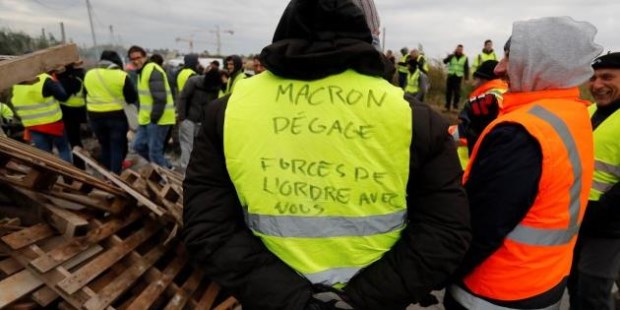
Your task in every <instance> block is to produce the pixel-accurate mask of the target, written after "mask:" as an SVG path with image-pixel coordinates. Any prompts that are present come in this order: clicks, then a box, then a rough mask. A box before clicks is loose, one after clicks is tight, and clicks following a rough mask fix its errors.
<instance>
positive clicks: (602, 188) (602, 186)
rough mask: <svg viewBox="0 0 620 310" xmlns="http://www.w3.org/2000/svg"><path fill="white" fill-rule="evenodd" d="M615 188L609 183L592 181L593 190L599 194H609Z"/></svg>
mask: <svg viewBox="0 0 620 310" xmlns="http://www.w3.org/2000/svg"><path fill="white" fill-rule="evenodd" d="M613 186H614V185H613V184H607V183H603V182H599V181H597V180H594V181H592V188H593V189H595V190H597V191H599V192H603V193H605V192H607V191H608V190H609V189H610V188H612V187H613Z"/></svg>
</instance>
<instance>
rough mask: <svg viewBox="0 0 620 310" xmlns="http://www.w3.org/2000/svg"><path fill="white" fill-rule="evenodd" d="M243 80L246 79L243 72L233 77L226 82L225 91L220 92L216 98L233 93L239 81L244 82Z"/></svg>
mask: <svg viewBox="0 0 620 310" xmlns="http://www.w3.org/2000/svg"><path fill="white" fill-rule="evenodd" d="M245 78H246V75H245V73H243V72H239V74H237V76H235V78H234V79H232V78H229V79H228V82H227V83H226V90H225V91H220V92H219V95H218V98H220V97H224V96H226V95H228V94H231V93H232V92H233V89H235V87H236V86H237V84H238V83H239V81H241V80H244V79H245Z"/></svg>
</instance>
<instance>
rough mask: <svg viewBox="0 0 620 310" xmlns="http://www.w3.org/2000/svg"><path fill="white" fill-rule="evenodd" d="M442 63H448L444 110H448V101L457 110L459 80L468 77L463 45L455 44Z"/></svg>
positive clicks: (459, 94) (459, 92) (459, 98)
mask: <svg viewBox="0 0 620 310" xmlns="http://www.w3.org/2000/svg"><path fill="white" fill-rule="evenodd" d="M443 63H444V64H446V65H448V77H447V79H446V104H445V106H444V108H445V111H450V103H452V108H454V109H455V110H458V108H459V101H460V100H461V82H462V81H463V80H465V81H467V80H468V79H469V63H468V60H467V56H466V55H465V54H464V53H463V45H462V44H459V45H457V46H456V49H455V50H454V53H452V54H450V55H448V57H446V58H445V59H444V60H443Z"/></svg>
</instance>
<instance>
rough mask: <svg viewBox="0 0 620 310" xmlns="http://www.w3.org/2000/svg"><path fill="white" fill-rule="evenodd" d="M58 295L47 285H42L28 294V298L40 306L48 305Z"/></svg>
mask: <svg viewBox="0 0 620 310" xmlns="http://www.w3.org/2000/svg"><path fill="white" fill-rule="evenodd" d="M58 297H60V296H58V294H56V292H54V290H52V289H51V288H49V287H47V286H43V287H42V288H40V289H38V290H37V291H35V292H34V293H32V294H31V295H30V299H32V300H33V301H34V302H36V303H37V304H39V306H41V307H47V306H49V305H50V304H51V303H53V302H54V301H55V300H56V299H58Z"/></svg>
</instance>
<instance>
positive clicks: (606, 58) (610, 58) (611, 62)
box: [592, 52, 620, 69]
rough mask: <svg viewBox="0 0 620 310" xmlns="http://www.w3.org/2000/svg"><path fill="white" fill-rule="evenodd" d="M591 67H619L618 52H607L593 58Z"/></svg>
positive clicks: (619, 54) (619, 53) (619, 56)
mask: <svg viewBox="0 0 620 310" xmlns="http://www.w3.org/2000/svg"><path fill="white" fill-rule="evenodd" d="M592 68H594V69H603V68H606V69H620V52H615V53H607V54H606V55H603V56H600V57H599V58H597V59H594V61H593V62H592Z"/></svg>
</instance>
